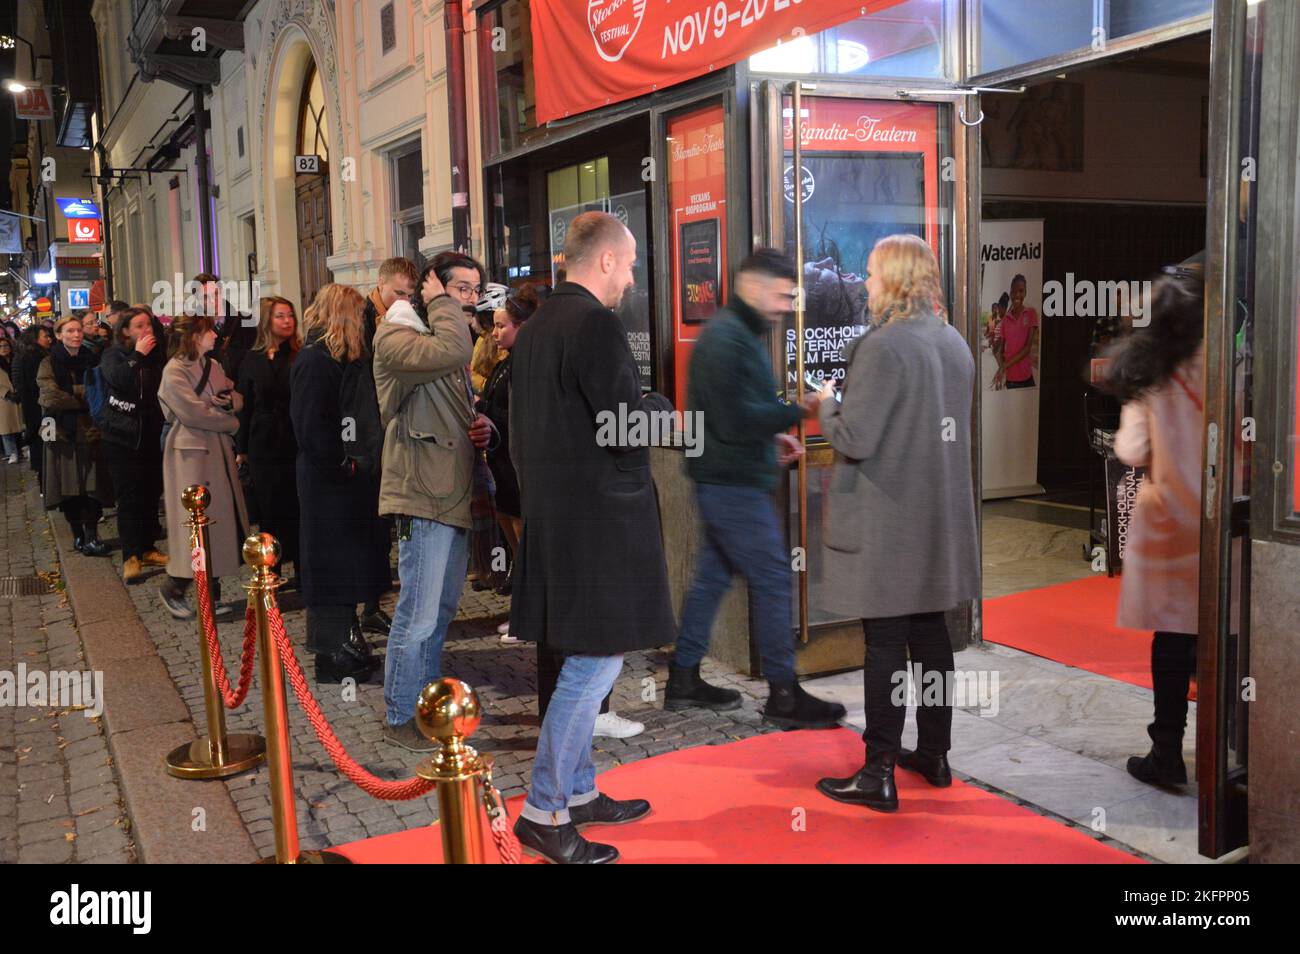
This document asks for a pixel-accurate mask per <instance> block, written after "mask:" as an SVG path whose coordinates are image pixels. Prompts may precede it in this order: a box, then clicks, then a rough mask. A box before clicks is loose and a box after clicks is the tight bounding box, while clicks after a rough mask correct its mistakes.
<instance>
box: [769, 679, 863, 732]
mask: <svg viewBox="0 0 1300 954" xmlns="http://www.w3.org/2000/svg"><path fill="white" fill-rule="evenodd" d="M770 689H771V692H770V694H769V695H768V697H767V705H766V706H764V707H763V718H764V719H766V720H767V721H768V722H770V723H772V724H773V725H778V726H780V727H781V728H783V729H833V728H835V727H836V726H837V725H839V724H840V720H841V719H843V718H844V707H843V706H842V705H840V704H839V703H838V702H825V701H823V700H821V699H818V698H817V697H816V696H810V695H808V693H806V692H804V688H803V686H801V685H799V683H798V682H790V683H775V682H774V683H771V684H770Z"/></svg>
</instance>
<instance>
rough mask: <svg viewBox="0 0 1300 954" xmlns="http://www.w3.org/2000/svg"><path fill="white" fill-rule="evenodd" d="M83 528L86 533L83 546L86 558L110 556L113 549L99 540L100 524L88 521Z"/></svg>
mask: <svg viewBox="0 0 1300 954" xmlns="http://www.w3.org/2000/svg"><path fill="white" fill-rule="evenodd" d="M81 526H82V530H83V533H84V542H83V543H82V544H81V552H82V553H84V554H85V555H86V556H92V557H101V556H108V553H109V551H110V550H111V549H112V547H110V546H109V545H108V544H107V543H105V542H104V541H103V540H101V539H99V526H98V524H96V523H95V522H94V521H90V520H88V521H86V522H85V523H83V524H82V525H81Z"/></svg>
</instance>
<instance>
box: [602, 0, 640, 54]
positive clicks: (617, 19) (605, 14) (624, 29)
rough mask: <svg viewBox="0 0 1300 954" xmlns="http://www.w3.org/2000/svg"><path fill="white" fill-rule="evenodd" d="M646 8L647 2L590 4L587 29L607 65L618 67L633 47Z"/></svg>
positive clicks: (611, 0) (609, 0)
mask: <svg viewBox="0 0 1300 954" xmlns="http://www.w3.org/2000/svg"><path fill="white" fill-rule="evenodd" d="M645 5H646V0H588V3H587V26H588V27H589V28H590V29H591V38H592V40H594V41H595V43H596V52H597V53H599V54H600V58H601V59H602V60H604V61H605V62H606V63H617V62H618V61H619V60H621V59H622V58H623V54H624V53H626V52H627V48H628V47H629V46H631V45H632V41H633V40H635V39H636V35H637V33H638V32H640V30H641V21H643V20H644V19H645Z"/></svg>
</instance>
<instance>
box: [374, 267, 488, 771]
mask: <svg viewBox="0 0 1300 954" xmlns="http://www.w3.org/2000/svg"><path fill="white" fill-rule="evenodd" d="M419 278H420V286H419V291H418V293H417V295H418V298H419V301H420V307H419V309H418V310H417V309H416V308H415V307H413V306H412V305H411V304H410V303H409V302H407V301H404V300H399V301H396V302H394V303H393V306H392V307H391V308H389V309H388V313H387V314H386V315H385V316H384V320H383V323H382V324H381V325H380V326H379V329H378V331H376V332H375V386H376V388H377V389H378V394H379V414H380V418H381V420H382V422H383V427H384V466H383V482H382V485H381V487H380V495H379V498H380V499H379V511H380V513H382V514H384V515H386V516H389V517H391V518H393V519H394V520H395V521H396V523H397V541H398V543H397V548H398V556H397V572H398V576H399V578H400V579H401V584H402V586H401V591H400V593H399V595H398V599H397V609H396V610H395V611H394V614H393V626H392V630H391V632H390V635H389V638H388V654H387V656H386V657H385V661H384V665H385V672H384V705H385V708H386V709H387V712H386V716H385V720H384V738H385V739H386V740H387V741H388V742H389V743H391V744H393V745H396V746H400V747H401V748H405V749H409V750H411V751H417V752H420V751H429V750H431V749H432V747H433V746H432V743H430V742H429V741H428V740H427V739H426V738H425V737H424V736H423V735H422V734H421V733H420V731H419V729H417V728H416V725H415V703H416V699H417V698H418V697H419V694H420V691H421V690H422V689H423V688H424V687H425V686H426V685H427V684H428V683H430V682H432V681H433V680H435V679H437V678H438V677H439V675H440V674H441V671H442V647H443V642H444V640H445V639H446V637H447V628H448V627H449V626H450V625H451V621H452V619H453V618H454V617H455V615H456V609H457V607H458V606H459V604H460V596H461V592H462V591H463V590H464V588H465V572H466V568H467V565H468V561H469V551H468V542H469V540H468V538H469V528H470V526H471V522H472V521H471V514H470V498H471V493H472V489H473V487H472V485H473V479H474V459H475V455H476V453H477V451H476V448H480V447H483V446H485V445H486V444H487V441H488V439H489V438H490V436H491V425H490V424H489V423H488V421H487V419H486V418H485V417H483V416H482V415H477V414H475V412H474V411H473V408H472V406H471V404H470V391H469V382H468V380H467V378H466V374H465V365H466V364H467V363H468V362H469V358H470V353H471V346H470V339H469V330H468V329H467V328H466V327H465V319H464V315H463V313H462V312H461V309H460V307H459V304H458V303H457V302H456V301H454V300H453V299H452V298H451V297H450V296H449V295H447V293H446V291H445V289H444V287H443V284H442V281H441V280H440V279H439V277H438V273H437V271H436V268H435V266H434V265H433V264H430V265H429V266H427V267H426V268H425V269H424V272H423V274H421V275H420V276H419Z"/></svg>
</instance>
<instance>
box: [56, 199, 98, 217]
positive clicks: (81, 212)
mask: <svg viewBox="0 0 1300 954" xmlns="http://www.w3.org/2000/svg"><path fill="white" fill-rule="evenodd" d="M54 201H55V202H57V203H59V211H60V212H62V213H63V217H64V218H65V219H97V218H99V208H98V207H97V206H96V205H95V203H94V202H92V201H91V200H90V199H55V200H54Z"/></svg>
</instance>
